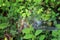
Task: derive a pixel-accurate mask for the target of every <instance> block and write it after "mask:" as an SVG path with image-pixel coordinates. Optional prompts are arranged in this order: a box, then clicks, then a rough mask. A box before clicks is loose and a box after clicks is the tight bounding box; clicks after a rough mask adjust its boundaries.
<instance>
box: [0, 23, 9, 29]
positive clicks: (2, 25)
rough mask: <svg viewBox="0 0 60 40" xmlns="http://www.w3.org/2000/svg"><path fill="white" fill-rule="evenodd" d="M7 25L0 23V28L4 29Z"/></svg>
mask: <svg viewBox="0 0 60 40" xmlns="http://www.w3.org/2000/svg"><path fill="white" fill-rule="evenodd" d="M7 26H8V23H2V24H0V29H4V28H6V27H7Z"/></svg>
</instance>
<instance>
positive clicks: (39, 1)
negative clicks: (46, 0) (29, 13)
mask: <svg viewBox="0 0 60 40" xmlns="http://www.w3.org/2000/svg"><path fill="white" fill-rule="evenodd" d="M34 1H35V2H36V3H41V2H42V0H34Z"/></svg>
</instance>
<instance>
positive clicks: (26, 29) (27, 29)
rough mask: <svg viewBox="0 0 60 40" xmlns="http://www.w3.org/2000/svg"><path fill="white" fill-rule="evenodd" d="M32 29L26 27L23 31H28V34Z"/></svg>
mask: <svg viewBox="0 0 60 40" xmlns="http://www.w3.org/2000/svg"><path fill="white" fill-rule="evenodd" d="M30 31H31V30H30V29H29V28H24V29H23V30H22V32H23V33H26V34H27V33H30Z"/></svg>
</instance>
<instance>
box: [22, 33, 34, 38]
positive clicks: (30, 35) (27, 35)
mask: <svg viewBox="0 0 60 40" xmlns="http://www.w3.org/2000/svg"><path fill="white" fill-rule="evenodd" d="M33 37H34V35H33V34H26V35H25V36H24V37H23V38H24V39H30V38H33Z"/></svg>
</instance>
